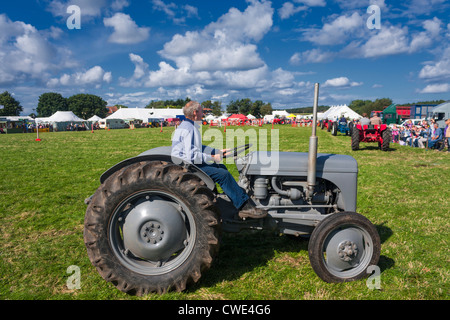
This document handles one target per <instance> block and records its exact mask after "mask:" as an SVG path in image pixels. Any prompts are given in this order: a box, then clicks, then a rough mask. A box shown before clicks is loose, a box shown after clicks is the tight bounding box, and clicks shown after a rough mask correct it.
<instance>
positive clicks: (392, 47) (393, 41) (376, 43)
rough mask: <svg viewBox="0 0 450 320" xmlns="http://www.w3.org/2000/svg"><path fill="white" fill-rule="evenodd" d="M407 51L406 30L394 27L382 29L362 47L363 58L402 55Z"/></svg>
mask: <svg viewBox="0 0 450 320" xmlns="http://www.w3.org/2000/svg"><path fill="white" fill-rule="evenodd" d="M408 50H409V44H408V28H407V27H403V28H398V27H394V26H390V27H387V28H382V29H381V30H380V31H379V32H378V33H377V34H376V35H375V36H373V37H371V38H370V39H369V40H368V41H367V42H366V43H365V44H364V45H363V47H362V53H363V56H364V57H366V58H367V57H377V56H383V55H391V54H398V53H404V52H407V51H408Z"/></svg>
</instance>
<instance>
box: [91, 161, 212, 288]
mask: <svg viewBox="0 0 450 320" xmlns="http://www.w3.org/2000/svg"><path fill="white" fill-rule="evenodd" d="M218 222H219V215H218V211H217V209H216V207H215V196H214V194H213V193H212V192H211V191H210V190H209V189H208V188H207V187H206V185H205V184H204V183H203V182H202V181H201V180H200V179H199V178H198V177H197V176H195V175H193V174H191V173H189V172H187V171H186V170H185V169H183V168H182V167H180V166H177V165H174V164H170V163H165V162H160V161H152V162H140V163H136V164H133V165H130V166H128V167H125V168H123V169H121V170H119V171H118V172H116V173H114V174H113V175H111V176H110V177H109V178H108V179H107V180H106V181H105V182H104V183H103V184H102V185H101V186H100V187H99V188H98V190H97V191H96V192H95V194H94V195H93V197H92V200H91V202H90V204H89V206H88V208H87V211H86V216H85V229H84V240H85V245H86V248H87V252H88V255H89V259H90V261H91V263H92V264H93V265H94V266H95V267H96V268H97V270H98V272H99V273H100V275H101V276H102V277H103V278H104V279H105V280H106V281H108V282H112V283H113V284H114V285H115V286H116V287H117V288H118V289H120V290H121V291H124V292H127V293H130V294H136V295H145V294H147V293H149V292H158V293H163V292H166V291H168V290H171V289H176V290H177V291H182V290H184V289H185V288H186V284H187V283H188V282H196V281H198V279H199V278H200V276H201V273H202V272H203V271H204V270H206V269H208V268H209V267H210V266H211V263H212V261H213V258H214V256H215V255H216V253H217V251H218V245H219V244H218Z"/></svg>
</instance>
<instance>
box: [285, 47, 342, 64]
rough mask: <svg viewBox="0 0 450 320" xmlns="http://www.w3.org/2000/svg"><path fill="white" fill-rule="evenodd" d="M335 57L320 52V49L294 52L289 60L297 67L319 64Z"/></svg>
mask: <svg viewBox="0 0 450 320" xmlns="http://www.w3.org/2000/svg"><path fill="white" fill-rule="evenodd" d="M334 56H335V54H334V53H332V52H329V51H322V50H321V49H317V48H316V49H311V50H307V51H304V52H301V53H300V52H296V53H294V54H293V55H292V56H291V58H290V59H289V63H290V64H292V65H299V64H301V63H319V62H328V61H330V60H331V59H332V58H333V57H334Z"/></svg>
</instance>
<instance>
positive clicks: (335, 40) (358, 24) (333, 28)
mask: <svg viewBox="0 0 450 320" xmlns="http://www.w3.org/2000/svg"><path fill="white" fill-rule="evenodd" d="M364 28H365V20H364V19H363V17H362V16H361V15H359V13H357V12H354V13H353V14H352V15H342V16H339V17H337V18H335V19H334V20H332V21H330V22H328V23H325V24H324V25H323V27H322V28H320V29H317V28H308V29H305V30H303V38H304V40H306V41H309V42H312V43H315V44H318V45H336V44H342V43H345V42H346V41H347V40H348V39H349V38H350V37H352V38H353V37H360V36H361V35H362V32H363V31H365V30H364Z"/></svg>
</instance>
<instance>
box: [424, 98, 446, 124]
mask: <svg viewBox="0 0 450 320" xmlns="http://www.w3.org/2000/svg"><path fill="white" fill-rule="evenodd" d="M428 118H429V119H434V120H435V121H436V123H437V124H438V125H439V128H445V120H446V119H450V101H447V102H444V103H441V104H440V105H438V106H436V107H435V108H433V109H432V110H431V113H430V115H429V117H428Z"/></svg>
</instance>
